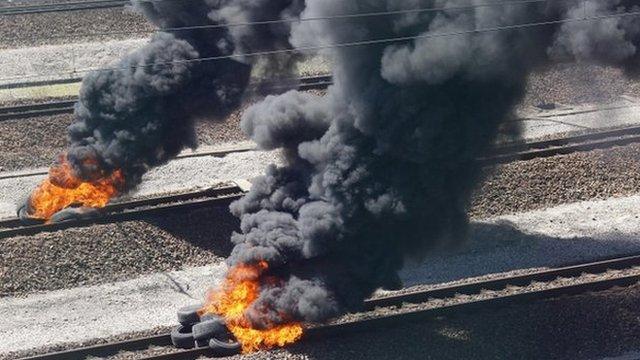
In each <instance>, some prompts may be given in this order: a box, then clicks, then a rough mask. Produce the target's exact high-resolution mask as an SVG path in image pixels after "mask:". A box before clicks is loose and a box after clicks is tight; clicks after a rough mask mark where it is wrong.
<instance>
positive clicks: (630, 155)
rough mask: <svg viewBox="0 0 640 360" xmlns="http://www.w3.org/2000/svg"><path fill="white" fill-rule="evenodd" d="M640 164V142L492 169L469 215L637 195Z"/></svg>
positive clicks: (486, 214) (488, 215)
mask: <svg viewBox="0 0 640 360" xmlns="http://www.w3.org/2000/svg"><path fill="white" fill-rule="evenodd" d="M639 166H640V144H633V145H629V146H624V147H615V148H612V149H604V150H594V151H589V152H580V153H573V154H569V155H562V156H554V157H549V158H539V159H533V160H529V161H518V162H514V163H509V164H505V165H500V166H498V167H496V168H495V169H493V170H487V174H486V178H485V181H484V182H483V183H482V184H481V185H480V187H479V189H478V190H477V191H476V194H475V196H474V197H473V201H472V204H471V207H470V214H471V216H472V217H474V218H481V217H490V216H495V215H503V214H508V213H515V212H523V211H530V210H536V209H543V208H546V207H551V206H554V205H559V204H564V203H569V202H576V201H581V200H591V199H605V198H609V197H619V196H625V195H631V194H635V193H637V192H638V191H639V190H640V173H638V172H637V171H635V169H637V168H638V167H639ZM492 171H493V172H492Z"/></svg>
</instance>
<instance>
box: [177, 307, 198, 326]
mask: <svg viewBox="0 0 640 360" xmlns="http://www.w3.org/2000/svg"><path fill="white" fill-rule="evenodd" d="M201 308H202V304H195V305H190V306H185V307H183V308H180V309H179V310H178V322H179V323H180V324H182V325H193V324H195V323H197V322H198V321H200V315H198V310H200V309H201Z"/></svg>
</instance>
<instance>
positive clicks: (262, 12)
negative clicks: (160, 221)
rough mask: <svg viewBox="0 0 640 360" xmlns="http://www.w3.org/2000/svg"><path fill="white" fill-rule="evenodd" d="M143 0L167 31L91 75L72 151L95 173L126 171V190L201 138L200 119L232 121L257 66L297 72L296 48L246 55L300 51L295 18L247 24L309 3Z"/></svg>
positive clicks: (80, 165) (76, 162)
mask: <svg viewBox="0 0 640 360" xmlns="http://www.w3.org/2000/svg"><path fill="white" fill-rule="evenodd" d="M133 3H134V6H135V7H136V8H137V9H138V10H139V11H141V12H142V13H143V14H144V15H145V16H146V17H147V18H148V19H149V20H150V21H151V22H153V23H154V24H155V25H156V26H157V27H158V28H159V29H160V31H159V32H157V33H156V34H154V35H153V36H152V37H151V38H150V40H149V42H148V43H147V44H146V45H145V46H144V47H142V48H141V49H139V50H137V51H135V52H133V53H131V54H130V55H128V56H125V57H124V58H123V59H121V60H120V61H119V62H118V63H117V64H114V65H113V67H112V68H111V69H107V70H100V71H95V72H93V73H90V74H88V75H87V76H86V77H85V78H84V80H83V83H82V88H81V91H80V100H79V102H78V104H77V105H76V111H75V117H76V121H75V122H74V123H73V124H72V125H71V126H70V127H69V130H68V138H69V142H70V145H69V149H68V151H67V159H68V160H69V161H70V163H71V164H72V166H73V169H74V171H75V173H76V175H78V176H79V177H81V178H83V179H86V180H94V179H95V178H99V177H102V176H104V175H105V174H109V173H111V172H113V171H114V170H116V169H122V171H123V173H124V177H125V179H126V182H127V183H126V186H125V187H126V189H125V190H127V189H130V188H132V187H133V186H135V185H137V184H138V183H139V182H140V179H141V177H142V175H143V174H144V173H145V172H146V171H147V170H148V169H149V168H151V167H154V166H158V165H160V164H163V163H166V162H167V161H168V160H170V159H171V158H173V157H175V156H176V155H177V154H178V153H179V152H180V151H181V150H182V149H184V148H185V147H191V148H193V147H195V146H196V145H197V144H196V140H195V134H194V127H193V122H194V119H196V118H198V117H207V118H217V119H222V118H224V116H225V115H227V114H228V113H229V112H230V111H231V110H233V109H235V108H237V106H238V105H239V104H240V102H241V101H242V98H243V96H244V94H245V90H246V89H247V85H248V84H249V80H250V75H251V72H252V69H253V67H254V66H259V69H260V72H261V73H263V74H272V75H274V76H276V75H277V76H287V75H288V74H289V73H290V72H291V71H292V70H293V69H294V62H295V61H296V60H297V57H295V56H292V55H287V54H283V55H279V56H273V57H268V58H257V57H252V56H243V54H248V53H254V52H260V51H264V50H267V49H268V50H273V49H287V48H290V47H291V45H290V44H289V40H288V38H289V30H290V25H289V23H288V22H286V21H285V22H280V23H269V24H265V25H260V26H247V25H239V24H238V23H247V22H256V21H264V20H274V19H282V20H286V19H290V18H292V17H295V16H297V14H298V13H299V12H300V11H301V10H302V8H301V5H300V1H299V0H269V1H266V0H252V1H248V0H244V1H231V0H226V1H224V0H216V1H213V0H179V1H173V0H157V1H148V0H134V1H133ZM185 27H187V29H184V28H185ZM229 56H231V57H229ZM220 57H222V58H220ZM225 57H226V58H225ZM200 59H205V60H202V61H201V60H200ZM206 59H209V60H206ZM212 59H213V60H212ZM258 60H260V61H258Z"/></svg>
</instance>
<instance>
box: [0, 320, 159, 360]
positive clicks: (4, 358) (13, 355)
mask: <svg viewBox="0 0 640 360" xmlns="http://www.w3.org/2000/svg"><path fill="white" fill-rule="evenodd" d="M170 330H171V328H169V327H164V326H161V327H156V328H154V329H150V330H147V331H139V332H132V333H126V334H121V335H118V336H111V337H106V338H100V339H92V340H88V341H82V342H71V343H64V344H56V345H54V346H47V347H42V348H36V349H31V350H28V351H16V352H9V353H5V354H0V360H9V359H17V358H23V357H31V356H35V355H39V354H45V353H50V352H56V351H64V350H68V349H75V348H80V347H87V346H93V345H102V344H107V343H110V342H117V341H125V340H129V339H135V338H141V337H147V336H154V335H160V334H166V333H167V332H169V331H170ZM93 359H95V358H93Z"/></svg>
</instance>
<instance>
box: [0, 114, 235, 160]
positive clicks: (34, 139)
mask: <svg viewBox="0 0 640 360" xmlns="http://www.w3.org/2000/svg"><path fill="white" fill-rule="evenodd" d="M240 117H241V111H236V112H234V113H232V114H231V115H230V116H229V117H228V119H227V121H199V122H198V124H197V125H196V128H197V133H198V143H199V144H200V145H219V144H221V143H229V142H231V143H233V142H240V141H243V140H246V137H245V136H244V134H243V133H242V131H241V130H240V126H239V125H240ZM72 122H73V115H72V114H61V115H54V116H40V117H35V118H30V119H21V120H7V121H2V122H0V149H1V151H0V165H1V166H2V168H3V170H0V172H2V171H12V170H19V169H23V168H33V167H41V166H49V165H50V164H52V163H53V161H54V160H55V159H56V157H57V155H58V154H60V153H61V152H62V151H64V149H65V148H66V145H67V140H66V132H67V126H69V125H70V124H71V123H72Z"/></svg>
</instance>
